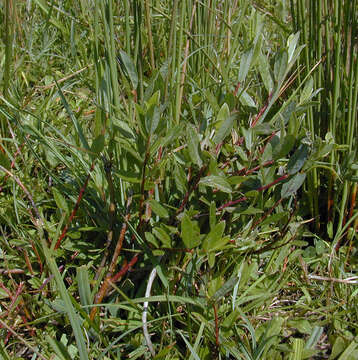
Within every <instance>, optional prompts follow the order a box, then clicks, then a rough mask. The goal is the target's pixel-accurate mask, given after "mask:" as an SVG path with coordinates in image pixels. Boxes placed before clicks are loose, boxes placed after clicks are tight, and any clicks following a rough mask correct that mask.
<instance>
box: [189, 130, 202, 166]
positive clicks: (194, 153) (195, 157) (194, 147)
mask: <svg viewBox="0 0 358 360" xmlns="http://www.w3.org/2000/svg"><path fill="white" fill-rule="evenodd" d="M186 135H187V140H188V150H189V155H190V158H191V160H192V161H193V163H194V164H197V165H198V166H199V167H202V166H203V161H202V160H201V158H200V154H199V136H198V134H197V132H196V129H195V127H194V126H193V125H188V126H187V128H186Z"/></svg>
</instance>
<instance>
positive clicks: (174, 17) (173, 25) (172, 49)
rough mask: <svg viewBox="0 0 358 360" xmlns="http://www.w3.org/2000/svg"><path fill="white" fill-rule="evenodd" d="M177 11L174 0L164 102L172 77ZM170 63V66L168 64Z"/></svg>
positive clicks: (176, 0) (166, 98) (176, 3)
mask: <svg viewBox="0 0 358 360" xmlns="http://www.w3.org/2000/svg"><path fill="white" fill-rule="evenodd" d="M177 12H178V0H174V3H173V10H172V17H171V20H170V33H169V42H168V48H169V53H168V59H169V63H168V73H167V76H166V79H165V86H164V102H166V101H167V100H168V96H169V83H170V80H171V78H172V77H173V74H174V66H175V65H174V64H175V54H176V51H175V48H176V31H175V26H176V17H177ZM170 65H172V66H170ZM170 69H172V71H170Z"/></svg>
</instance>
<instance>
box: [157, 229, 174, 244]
mask: <svg viewBox="0 0 358 360" xmlns="http://www.w3.org/2000/svg"><path fill="white" fill-rule="evenodd" d="M152 231H153V234H154V235H155V236H156V237H157V238H158V239H159V240H160V241H161V242H162V244H163V245H164V246H165V247H167V248H171V247H172V244H171V239H170V235H169V234H168V233H167V232H166V230H165V229H163V228H162V227H155V228H153V230H152Z"/></svg>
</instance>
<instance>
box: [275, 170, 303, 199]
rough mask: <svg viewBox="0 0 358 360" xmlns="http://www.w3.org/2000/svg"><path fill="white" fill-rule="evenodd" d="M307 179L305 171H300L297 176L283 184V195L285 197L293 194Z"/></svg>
mask: <svg viewBox="0 0 358 360" xmlns="http://www.w3.org/2000/svg"><path fill="white" fill-rule="evenodd" d="M305 179H306V174H305V173H304V174H301V173H298V174H297V175H296V176H294V177H293V178H291V179H290V180H289V181H288V182H287V183H285V184H283V185H282V190H281V197H282V198H283V199H284V198H287V197H289V196H291V195H293V194H294V193H295V192H296V191H297V190H298V189H299V188H300V187H301V186H302V184H303V182H304V181H305Z"/></svg>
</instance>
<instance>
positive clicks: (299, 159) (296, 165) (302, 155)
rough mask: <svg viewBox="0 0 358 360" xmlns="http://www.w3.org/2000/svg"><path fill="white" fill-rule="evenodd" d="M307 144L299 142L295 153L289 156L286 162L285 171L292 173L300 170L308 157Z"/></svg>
mask: <svg viewBox="0 0 358 360" xmlns="http://www.w3.org/2000/svg"><path fill="white" fill-rule="evenodd" d="M308 150H309V146H308V145H306V144H301V145H300V146H299V147H298V149H297V150H296V151H295V153H294V154H293V155H292V156H291V158H290V160H289V162H288V164H287V172H288V173H289V174H290V175H293V174H295V173H297V172H298V171H300V170H301V169H302V167H303V165H304V164H305V162H306V160H307V158H308Z"/></svg>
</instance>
